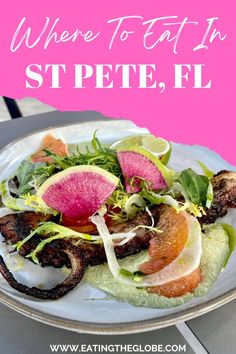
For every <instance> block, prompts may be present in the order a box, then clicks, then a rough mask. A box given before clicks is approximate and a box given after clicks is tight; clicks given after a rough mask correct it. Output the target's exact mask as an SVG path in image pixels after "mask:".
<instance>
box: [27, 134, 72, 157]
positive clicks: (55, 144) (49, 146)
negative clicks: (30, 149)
mask: <svg viewBox="0 0 236 354" xmlns="http://www.w3.org/2000/svg"><path fill="white" fill-rule="evenodd" d="M44 150H48V151H50V152H52V153H54V154H56V155H58V156H61V157H65V156H68V154H69V153H68V147H67V144H65V143H64V142H63V141H62V140H61V139H56V138H54V137H53V136H52V135H51V134H47V135H46V136H45V137H44V138H43V141H42V144H41V146H40V148H39V150H38V151H37V152H36V153H35V154H33V155H32V156H31V159H32V161H33V162H52V161H53V158H52V157H50V156H47V154H46V153H45V151H44Z"/></svg>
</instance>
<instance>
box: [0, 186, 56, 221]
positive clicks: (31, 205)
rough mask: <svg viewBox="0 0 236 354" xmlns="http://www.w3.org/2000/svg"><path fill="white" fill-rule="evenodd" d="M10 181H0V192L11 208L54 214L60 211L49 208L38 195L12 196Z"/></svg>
mask: <svg viewBox="0 0 236 354" xmlns="http://www.w3.org/2000/svg"><path fill="white" fill-rule="evenodd" d="M8 184H9V182H8V181H2V182H1V183H0V193H1V197H2V203H3V204H4V206H6V207H7V208H9V209H12V210H17V211H27V210H28V211H30V210H31V211H32V210H34V211H36V212H37V213H44V214H53V215H57V214H58V212H57V211H56V210H54V209H51V208H49V207H48V206H47V205H46V204H45V203H44V201H43V200H42V198H41V197H39V196H36V195H30V194H29V193H28V194H27V195H21V196H20V197H18V198H14V197H12V196H11V194H10V191H9V186H8Z"/></svg>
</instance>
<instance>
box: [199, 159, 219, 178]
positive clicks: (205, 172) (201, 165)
mask: <svg viewBox="0 0 236 354" xmlns="http://www.w3.org/2000/svg"><path fill="white" fill-rule="evenodd" d="M197 163H198V164H199V166H200V167H201V168H202V171H203V173H204V174H205V176H207V177H208V178H209V179H211V178H212V177H214V175H215V173H214V172H213V171H211V170H210V169H209V168H208V167H207V166H206V165H205V164H204V163H203V162H202V161H199V160H198V161H197Z"/></svg>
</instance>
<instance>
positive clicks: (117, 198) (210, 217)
mask: <svg viewBox="0 0 236 354" xmlns="http://www.w3.org/2000/svg"><path fill="white" fill-rule="evenodd" d="M171 152H172V147H171V143H170V142H168V141H166V140H165V139H162V138H156V137H155V136H153V135H151V134H142V135H135V136H128V137H126V138H123V139H122V140H119V141H116V142H114V143H113V144H112V145H107V144H103V143H102V142H101V141H100V140H99V139H98V138H97V132H94V134H93V137H92V139H91V142H80V143H79V144H78V145H75V144H73V145H72V144H67V143H66V142H65V141H63V140H61V139H58V138H55V137H53V136H52V135H50V134H47V135H45V137H44V139H43V141H42V144H41V147H40V149H39V150H38V151H36V152H35V153H34V154H33V155H31V156H29V157H28V158H27V159H25V160H23V161H22V162H21V164H20V165H19V167H18V169H17V170H16V171H15V172H14V173H13V174H12V175H11V176H10V178H9V179H8V180H6V179H5V180H2V181H1V182H0V195H1V197H0V198H1V199H0V200H1V201H0V203H1V207H0V233H1V236H2V247H1V248H2V249H4V254H5V255H6V256H5V257H4V256H0V272H1V274H2V276H3V277H4V278H5V280H6V281H7V282H8V284H9V285H10V286H11V287H12V288H14V289H15V290H17V291H19V292H21V293H24V294H27V295H29V296H31V297H35V298H38V299H49V300H56V299H59V298H61V297H62V296H65V295H66V294H67V293H68V292H70V291H72V290H73V289H74V288H76V287H77V286H80V283H82V282H87V283H89V284H91V285H92V286H93V287H95V288H98V289H100V290H103V291H104V292H105V293H107V294H108V296H110V297H112V298H115V299H117V300H120V301H126V302H128V303H130V304H133V305H135V306H143V307H150V308H168V307H174V306H178V305H181V304H184V303H185V302H187V301H189V300H191V299H193V298H194V297H199V296H203V295H205V294H206V293H207V292H209V290H210V289H211V287H212V286H213V284H214V282H215V281H216V280H217V278H218V276H219V274H220V273H221V272H222V270H223V269H224V268H225V267H226V266H227V262H228V260H229V258H230V255H231V253H232V252H233V249H234V244H235V231H234V228H233V226H232V225H229V224H226V223H225V222H223V221H222V217H224V216H225V215H226V214H227V211H228V209H229V208H234V207H236V172H232V171H219V172H218V173H217V174H214V173H213V172H212V171H210V170H209V169H208V168H207V166H205V165H204V164H203V163H202V162H201V161H199V162H198V163H199V165H200V166H201V168H202V174H199V173H197V172H195V171H194V170H193V169H191V168H187V169H185V170H182V171H175V170H174V169H173V168H171V166H169V163H168V162H169V159H170V156H171ZM14 257H18V258H17V259H18V260H19V259H23V258H25V259H27V260H28V261H31V262H34V263H35V264H38V266H39V267H55V268H61V269H62V271H63V272H65V273H66V275H67V277H66V278H65V279H64V280H63V281H62V282H61V283H59V284H57V285H56V286H54V287H52V288H50V289H48V288H47V289H46V288H44V287H42V286H33V287H30V286H28V285H26V284H23V283H21V282H20V281H19V280H17V279H16V277H15V276H14V275H13V272H12V271H11V259H13V258H14ZM21 267H24V264H21V265H19V267H18V268H19V270H18V271H19V272H20V270H21Z"/></svg>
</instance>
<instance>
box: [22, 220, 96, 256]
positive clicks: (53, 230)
mask: <svg viewBox="0 0 236 354" xmlns="http://www.w3.org/2000/svg"><path fill="white" fill-rule="evenodd" d="M36 234H37V235H39V236H44V237H45V236H46V235H49V237H48V238H46V239H44V240H42V241H41V242H40V243H39V244H38V246H37V247H36V248H35V250H34V251H33V252H31V253H30V254H29V255H27V257H28V258H30V257H31V258H32V259H33V261H34V262H35V263H38V260H37V257H36V254H37V253H38V252H40V251H42V249H43V248H44V246H45V245H46V244H47V243H49V242H52V241H54V240H56V239H63V238H74V239H83V240H86V241H91V240H92V239H93V237H92V236H90V235H89V234H82V233H80V232H77V231H74V230H71V229H69V228H67V227H65V226H62V225H58V224H56V223H54V222H52V221H48V222H45V223H42V224H41V225H40V226H39V227H37V228H36V229H35V230H33V231H32V232H31V233H30V234H29V235H28V236H27V237H26V238H24V239H23V240H22V241H19V242H17V244H16V245H15V246H16V249H17V250H19V249H20V248H21V247H22V246H23V245H24V244H25V243H26V242H27V241H29V240H30V239H31V238H32V237H33V236H34V235H36Z"/></svg>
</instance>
